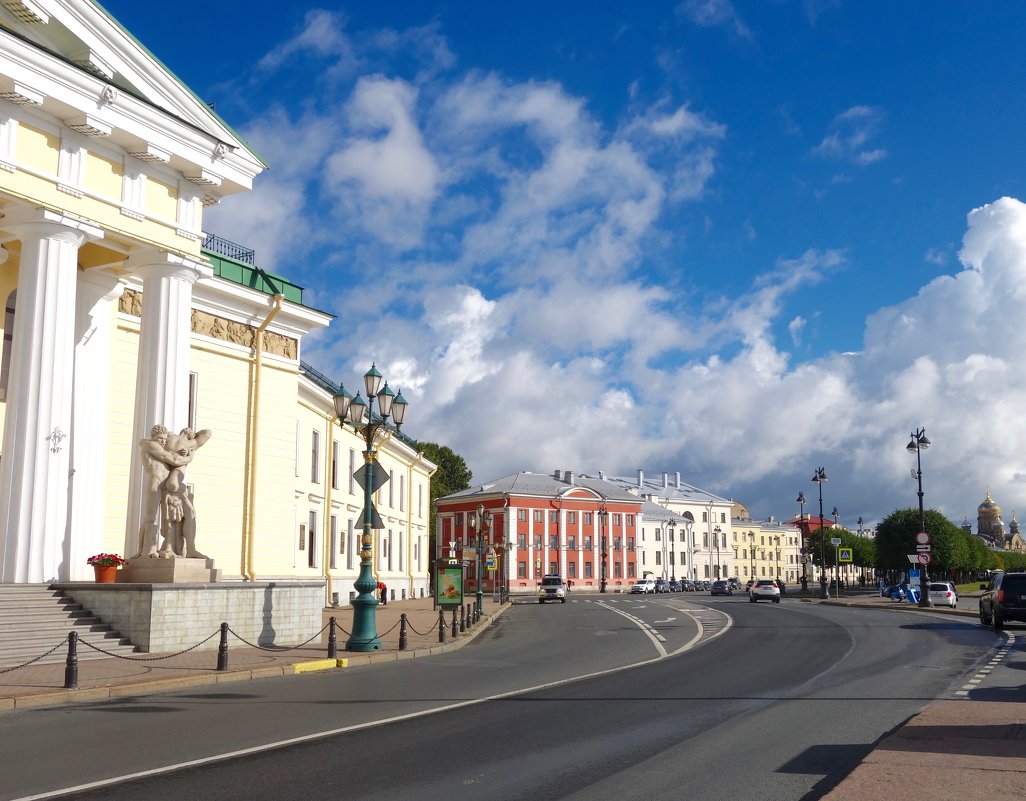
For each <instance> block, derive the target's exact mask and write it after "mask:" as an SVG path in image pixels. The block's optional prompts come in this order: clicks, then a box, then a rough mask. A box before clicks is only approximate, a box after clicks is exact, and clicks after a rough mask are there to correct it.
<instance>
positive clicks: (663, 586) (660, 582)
mask: <svg viewBox="0 0 1026 801" xmlns="http://www.w3.org/2000/svg"><path fill="white" fill-rule="evenodd" d="M655 591H656V592H669V591H670V582H668V581H667V580H666V579H656V583H655Z"/></svg>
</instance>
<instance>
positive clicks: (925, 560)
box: [918, 553, 932, 565]
mask: <svg viewBox="0 0 1026 801" xmlns="http://www.w3.org/2000/svg"><path fill="white" fill-rule="evenodd" d="M918 556H919V564H921V565H928V564H930V561H931V560H932V557H931V556H930V554H928V553H921V554H918Z"/></svg>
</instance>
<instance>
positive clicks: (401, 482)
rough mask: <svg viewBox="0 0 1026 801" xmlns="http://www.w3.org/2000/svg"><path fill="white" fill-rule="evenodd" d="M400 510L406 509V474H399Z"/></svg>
mask: <svg viewBox="0 0 1026 801" xmlns="http://www.w3.org/2000/svg"><path fill="white" fill-rule="evenodd" d="M399 511H400V512H405V511H406V476H405V474H400V475H399Z"/></svg>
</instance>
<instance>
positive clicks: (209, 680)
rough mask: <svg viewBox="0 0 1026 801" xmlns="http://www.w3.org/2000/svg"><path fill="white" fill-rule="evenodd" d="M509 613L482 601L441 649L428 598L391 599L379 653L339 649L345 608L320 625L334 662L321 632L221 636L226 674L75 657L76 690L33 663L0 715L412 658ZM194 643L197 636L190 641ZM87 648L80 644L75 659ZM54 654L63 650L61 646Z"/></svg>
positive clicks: (382, 612) (52, 669) (149, 661)
mask: <svg viewBox="0 0 1026 801" xmlns="http://www.w3.org/2000/svg"><path fill="white" fill-rule="evenodd" d="M508 608H509V604H505V605H500V604H498V603H496V602H493V601H492V598H491V596H490V595H486V596H485V597H484V606H483V615H482V617H481V620H480V621H479V622H478V623H477V624H476V625H472V626H468V627H467V628H466V630H465V631H464V632H462V633H458V634H457V636H456V637H455V638H454V637H453V634H452V632H451V631H449V630H447V631H446V638H445V644H441V643H439V641H438V612H437V611H436V610H433V609H432V599H431V598H418V599H414V600H407V601H390V602H389V603H387V604H385V605H383V606H379V607H378V608H377V609H378V611H377V633H378V637H379V638H380V640H381V650H379V651H372V652H349V651H346V650H345V647H346V639H347V637H348V635H347V632H348V631H350V630H351V629H352V621H353V610H352V608H350V607H339V608H337V609H332V608H327V609H325V610H324V612H323V621H324V625H327V624H328V621H329V619H330V618H331V617H332V616H334V617H335V621H336V626H337V628H336V640H337V654H336V657H337V658H336V659H334V660H329V659H328V631H324V632H323V633H322V635H321V636H320V638H319V639H318V640H315V641H313V642H312V643H310V644H309V645H306V646H303V647H301V648H296V649H294V650H289V651H265V650H261V649H259V648H253V647H250V646H247V645H245V644H244V643H242V642H240V641H239V640H238V639H236V638H235V637H234V636H232V635H231V634H229V637H228V670H226V671H218V670H217V657H218V654H217V648H216V642H217V639H216V638H215V640H214V642H215V648H214V649H213V650H205V651H199V650H197V651H189V652H188V653H183V654H177V655H171V656H167V655H161V654H135V655H134V656H133V657H132V658H131V659H121V658H112V657H110V658H108V657H104V658H100V659H79V661H78V688H77V689H74V690H66V689H64V676H65V662H63V661H62V662H60V663H53V664H42V665H40V664H37V665H29V666H27V667H21V668H17V669H16V670H12V671H9V672H7V673H0V711H3V710H10V709H25V708H27V707H34V706H49V705H57V704H67V703H73V702H76V701H95V700H102V699H104V698H117V697H120V696H126V695H144V694H147V693H156V692H166V691H170V690H177V689H181V688H185V687H195V686H198V685H203V684H216V683H220V682H232V681H248V680H250V679H261V678H269V677H274V676H285V675H291V674H295V673H304V672H309V671H313V670H336V669H340V668H346V667H352V666H355V665H366V664H371V663H374V662H381V661H394V660H397V659H414V658H420V657H424V656H430V655H432V654H438V653H443V652H445V651H449V650H453V649H455V648H462V647H463V646H464V645H465V644H466V643H468V642H470V640H472V639H473V638H474V637H476V636H477V635H478V634H480V633H481V632H482V631H484V630H485V628H487V626H488V625H489V623H490V622H491V621H492V620H494V619H495V618H496V617H498V616H499V615H500V614H502V613H503V612H504V611H505V610H506V609H508ZM403 614H405V615H406V620H407V647H406V650H402V651H401V650H399V634H400V625H399V624H400V618H401V616H402V615H403ZM445 622H446V626H447V627H450V626H451V624H452V611H451V610H447V611H446V614H445ZM197 639H200V638H197ZM88 651H89V648H88V646H85V645H82V644H81V643H80V644H79V648H78V653H79V656H82V655H83V654H85V653H87V652H88ZM60 653H64V654H66V653H67V649H66V648H64V649H62V650H61V651H60Z"/></svg>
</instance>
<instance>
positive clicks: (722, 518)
mask: <svg viewBox="0 0 1026 801" xmlns="http://www.w3.org/2000/svg"><path fill="white" fill-rule="evenodd" d="M720 522H721V523H726V522H727V513H726V512H720Z"/></svg>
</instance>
